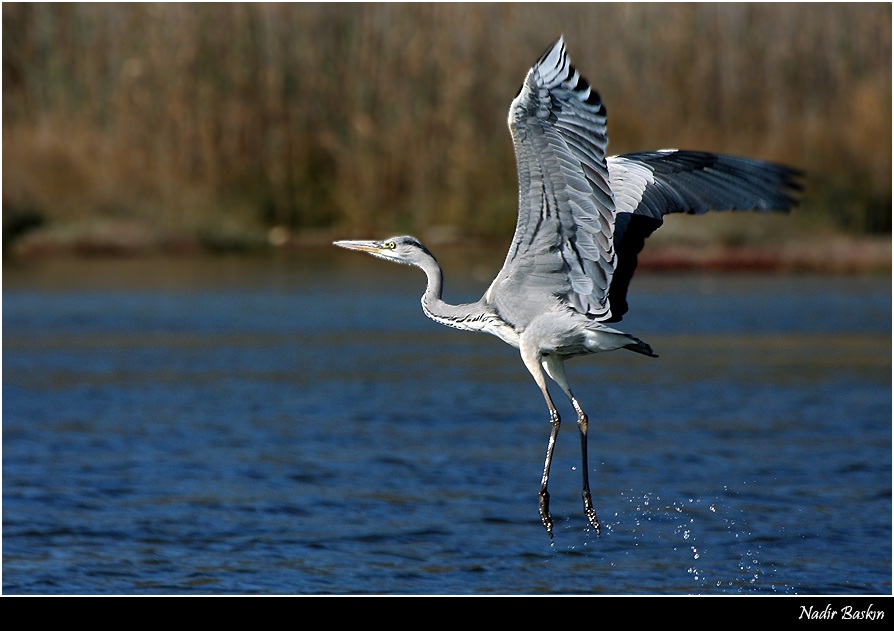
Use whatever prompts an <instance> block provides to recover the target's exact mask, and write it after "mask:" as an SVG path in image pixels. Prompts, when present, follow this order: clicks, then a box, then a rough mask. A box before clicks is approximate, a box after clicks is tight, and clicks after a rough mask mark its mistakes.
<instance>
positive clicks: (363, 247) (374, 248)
mask: <svg viewBox="0 0 894 631" xmlns="http://www.w3.org/2000/svg"><path fill="white" fill-rule="evenodd" d="M332 245H337V246H338V247H340V248H347V249H348V250H359V251H361V252H379V251H381V249H382V242H381V241H335V242H333V244H332Z"/></svg>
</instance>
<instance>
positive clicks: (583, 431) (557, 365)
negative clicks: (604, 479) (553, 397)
mask: <svg viewBox="0 0 894 631" xmlns="http://www.w3.org/2000/svg"><path fill="white" fill-rule="evenodd" d="M543 368H544V370H545V371H546V374H548V375H549V376H550V378H551V379H552V380H553V381H555V382H556V383H557V384H559V387H560V388H562V392H564V393H565V395H566V396H567V397H568V399H569V400H570V401H571V405H573V406H574V411H575V412H577V429H578V431H579V432H580V459H581V475H582V476H583V491H582V493H581V495H582V496H583V500H584V513H585V514H586V515H587V519H588V520H589V522H590V524H592V526H593V528H594V529H595V530H596V535H597V536H598V535H599V534H600V533H601V532H602V528H601V527H600V526H599V518H598V517H596V511H595V510H594V509H593V499H592V498H591V497H590V480H589V470H590V468H589V464H588V462H587V424H588V420H587V415H586V414H585V413H584V410H583V408H582V407H581V406H580V403H578V402H577V399H576V398H574V395H573V394H572V393H571V388H570V387H569V385H568V379H567V378H566V377H565V363H564V360H562V359H561V358H559V357H556V356H554V355H545V356H544V357H543Z"/></svg>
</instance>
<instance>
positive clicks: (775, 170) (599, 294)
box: [336, 38, 800, 537]
mask: <svg viewBox="0 0 894 631" xmlns="http://www.w3.org/2000/svg"><path fill="white" fill-rule="evenodd" d="M509 128H510V131H511V133H512V139H513V143H514V145H515V155H516V161H517V166H518V176H519V213H518V223H517V224H516V229H515V235H514V237H513V240H512V243H511V245H510V247H509V252H508V254H507V256H506V261H505V263H504V265H503V268H502V269H501V270H500V272H499V273H498V274H497V277H496V278H495V279H494V281H493V282H492V283H491V285H490V287H489V288H488V289H487V291H486V292H485V293H484V295H483V296H482V297H481V299H480V300H478V302H475V303H470V304H463V305H451V304H449V303H447V302H444V300H443V299H442V289H443V275H442V272H441V268H440V266H439V265H438V263H437V261H436V260H435V258H434V256H432V254H431V253H430V252H429V251H428V250H427V249H426V248H425V246H423V245H422V244H421V243H420V242H419V241H418V240H417V239H415V238H414V237H410V236H401V237H392V238H390V239H386V240H384V241H338V242H336V245H339V246H341V247H346V248H349V249H354V250H361V251H365V252H368V253H370V254H373V255H374V256H377V257H379V258H383V259H386V260H391V261H395V262H399V263H405V264H410V265H415V266H417V267H419V268H421V269H422V270H423V271H424V272H425V274H426V276H427V279H428V285H427V288H426V291H425V293H424V294H423V296H422V309H423V311H424V312H425V314H426V315H427V316H428V317H430V318H432V319H433V320H435V321H436V322H440V323H441V324H445V325H447V326H452V327H455V328H459V329H463V330H468V331H481V332H485V333H490V334H493V335H496V336H497V337H499V338H500V339H502V340H503V341H504V342H506V343H507V344H510V345H512V346H514V347H516V348H518V349H519V352H520V354H521V357H522V360H523V362H524V364H525V366H526V367H527V368H528V370H529V371H530V373H531V375H532V376H533V378H534V381H535V382H536V383H537V385H538V387H539V388H540V390H541V392H542V393H543V396H544V399H545V400H546V404H547V407H548V408H549V412H550V422H551V424H552V431H551V434H550V440H549V445H548V447H547V455H546V460H545V463H544V471H543V478H542V481H541V488H540V517H541V520H542V522H543V525H544V526H545V527H546V529H547V531H548V532H549V534H550V537H552V518H551V516H550V512H549V493H548V492H547V481H548V478H549V468H550V464H551V461H552V452H553V447H554V445H555V440H556V436H557V434H558V430H559V426H560V417H559V414H558V412H557V410H556V407H555V405H554V404H553V401H552V398H551V396H550V394H549V391H548V389H547V377H548V378H550V379H552V380H553V381H554V382H555V383H556V384H558V385H559V387H560V388H561V389H562V391H563V392H565V394H566V396H567V397H568V398H569V400H570V401H571V403H572V405H573V407H574V409H575V412H576V414H577V424H578V429H579V432H580V438H581V460H582V473H583V501H584V509H585V512H586V514H587V516H588V519H589V521H590V523H591V524H592V525H593V527H594V528H595V529H596V531H597V533H598V532H599V521H598V519H597V518H596V513H595V511H594V510H593V506H592V501H591V499H590V491H589V482H588V466H587V445H586V440H587V429H588V419H587V416H586V414H585V413H584V411H583V409H582V408H581V406H580V404H579V403H578V401H577V399H576V398H575V396H574V395H573V394H572V392H571V388H570V386H569V384H568V380H567V379H566V377H565V370H564V361H565V360H566V359H568V358H570V357H575V356H578V355H586V354H590V353H600V352H605V351H612V350H617V349H622V348H623V349H627V350H632V351H635V352H637V353H641V354H643V355H648V356H653V357H654V356H656V355H655V354H654V353H653V352H652V349H651V347H649V345H648V344H646V343H645V342H643V341H641V340H639V339H637V338H635V337H633V336H632V335H630V334H628V333H624V332H622V331H619V330H617V329H615V328H613V327H612V326H609V325H610V324H612V323H615V322H618V321H620V320H621V318H622V317H623V315H624V314H625V313H626V312H627V302H626V297H627V288H628V285H629V282H630V279H631V277H632V275H633V271H634V269H635V268H636V257H637V254H638V253H639V252H640V250H641V249H642V247H643V243H644V240H645V239H646V237H648V236H649V235H650V234H651V233H652V232H653V231H654V230H655V229H656V228H658V227H659V226H660V225H661V223H662V218H663V216H664V215H665V214H667V213H671V212H686V213H692V214H698V213H704V212H707V211H708V210H777V211H786V210H788V209H789V208H790V207H791V206H792V205H793V204H794V203H795V197H794V195H795V193H796V192H797V191H798V190H799V188H800V187H799V185H798V184H797V181H796V178H797V177H798V175H799V172H798V171H796V170H794V169H790V168H788V167H784V166H781V165H776V164H771V163H767V162H761V161H757V160H751V159H748V158H739V157H734V156H723V155H717V154H711V153H704V152H694V151H677V150H662V151H654V152H648V153H637V154H629V155H625V156H611V157H607V156H606V154H605V150H606V147H607V144H608V138H607V134H606V112H605V108H604V107H603V104H602V101H601V100H600V98H599V96H598V94H597V93H596V92H595V91H594V90H592V89H591V88H590V86H589V85H588V84H587V82H586V81H585V80H584V79H583V78H582V77H581V76H580V75H579V74H578V72H577V70H576V69H575V68H574V67H573V66H572V65H571V63H570V61H569V59H568V55H567V53H566V51H565V44H564V41H563V40H562V39H561V38H560V39H559V40H558V41H557V42H556V43H555V44H553V46H552V47H550V48H549V49H548V50H547V51H546V52H545V53H544V54H543V56H542V57H541V58H540V60H539V61H538V62H537V63H536V64H535V65H534V67H533V68H531V70H530V71H529V72H528V74H527V76H526V78H525V81H524V84H523V85H522V88H521V90H520V91H519V94H518V96H516V98H515V99H514V100H513V101H512V105H511V106H510V108H509Z"/></svg>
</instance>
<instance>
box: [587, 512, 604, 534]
mask: <svg viewBox="0 0 894 631" xmlns="http://www.w3.org/2000/svg"><path fill="white" fill-rule="evenodd" d="M584 512H586V514H587V519H588V520H590V525H592V526H593V529H594V530H596V536H597V537H599V536H600V535H601V534H602V526H600V525H599V518H598V517H596V511H594V510H593V507H592V506H590V507H589V508H587V509H586V510H585V511H584Z"/></svg>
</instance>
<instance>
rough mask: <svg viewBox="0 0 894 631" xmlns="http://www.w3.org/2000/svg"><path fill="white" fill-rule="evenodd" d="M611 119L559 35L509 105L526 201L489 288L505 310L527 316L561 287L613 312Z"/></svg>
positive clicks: (577, 305) (585, 309) (575, 300)
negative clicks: (608, 161) (610, 296)
mask: <svg viewBox="0 0 894 631" xmlns="http://www.w3.org/2000/svg"><path fill="white" fill-rule="evenodd" d="M605 126H606V113H605V108H604V107H603V104H602V101H601V99H600V98H599V95H598V94H597V93H596V91H595V90H592V89H591V88H590V86H589V85H588V84H587V82H586V81H585V80H584V79H583V78H582V77H581V76H580V74H579V73H578V72H577V70H576V69H575V68H574V66H572V65H571V63H570V60H569V58H568V54H567V52H566V50H565V42H564V40H563V39H561V38H560V39H559V40H558V41H557V42H556V43H555V44H553V46H551V47H550V48H549V49H548V50H547V51H546V52H545V53H544V54H543V56H542V57H541V58H540V60H539V61H538V62H537V63H536V64H535V65H534V67H533V68H531V70H530V71H529V72H528V74H527V76H526V78H525V81H524V83H523V84H522V87H521V90H520V91H519V93H518V96H516V98H515V100H513V101H512V105H511V107H510V108H509V129H510V131H511V133H512V140H513V143H514V145H515V156H516V162H517V166H518V179H519V208H518V223H517V224H516V229H515V235H514V237H513V239H512V244H511V245H510V248H509V253H508V255H507V257H506V262H505V263H504V265H503V269H502V270H501V271H500V273H499V274H498V275H497V278H496V279H495V280H494V283H493V284H492V285H491V288H490V289H489V290H488V293H487V297H488V299H489V300H490V301H491V302H492V303H493V304H494V305H495V306H496V307H497V308H498V309H499V310H501V311H504V312H506V313H512V314H514V315H515V316H516V317H517V318H521V319H524V317H525V314H529V315H530V316H531V317H533V316H534V315H537V314H538V313H540V312H542V311H543V308H544V304H547V303H549V304H553V303H554V301H555V297H559V298H560V299H564V300H565V301H566V302H567V303H568V304H569V305H570V306H571V307H573V308H574V309H575V310H577V311H578V312H580V313H582V314H587V315H589V316H591V317H593V318H595V319H604V318H607V317H609V316H610V305H609V300H608V289H609V285H610V283H611V279H612V274H613V272H614V269H615V264H616V258H615V246H614V241H613V229H614V214H615V203H614V200H613V198H612V192H611V188H610V186H609V171H608V166H607V164H606V159H605V149H606V146H607V145H608V138H607V136H606V129H605Z"/></svg>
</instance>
